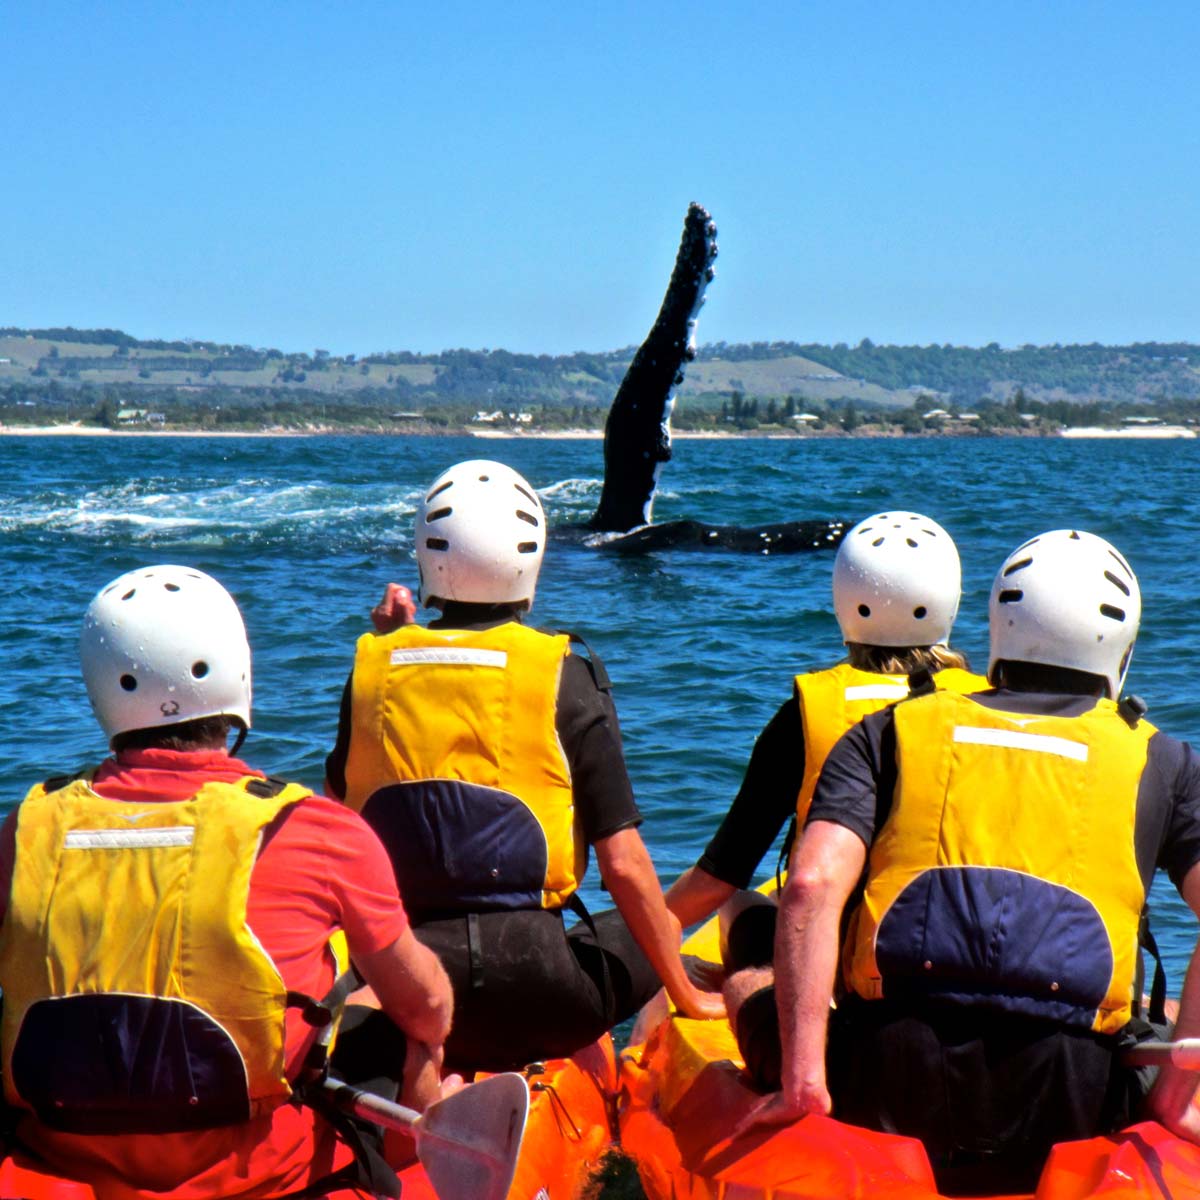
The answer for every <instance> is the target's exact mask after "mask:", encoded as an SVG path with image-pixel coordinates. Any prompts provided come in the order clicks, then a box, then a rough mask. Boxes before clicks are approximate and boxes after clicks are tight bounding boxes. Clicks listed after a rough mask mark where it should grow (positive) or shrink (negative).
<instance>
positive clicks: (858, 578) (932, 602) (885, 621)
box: [833, 512, 962, 646]
mask: <svg viewBox="0 0 1200 1200" xmlns="http://www.w3.org/2000/svg"><path fill="white" fill-rule="evenodd" d="M961 594H962V568H961V567H960V565H959V562H958V551H957V550H956V549H955V548H954V542H953V540H952V539H951V537H950V535H949V534H948V533H947V532H946V531H945V530H944V529H943V528H942V527H941V526H940V525H939V524H938V523H937V522H936V521H931V520H930V519H929V518H928V517H923V516H921V514H920V513H913V512H881V513H876V514H875V515H874V516H873V517H868V518H867V519H866V520H865V521H860V522H859V523H858V524H857V525H855V526H854V528H853V529H851V530H850V532H849V533H848V534H846V536H845V538H843V539H842V544H841V545H840V546H839V547H838V553H837V560H836V561H835V562H834V564H833V611H834V614H835V615H836V616H837V622H838V625H839V626H840V627H841V630H842V640H843V641H845V642H859V643H861V644H863V645H866V646H935V645H938V644H939V643H942V642H945V641H946V639H947V638H948V637H949V636H950V629H951V627H952V626H953V624H954V617H955V615H956V614H957V612H958V600H959V596H960V595H961Z"/></svg>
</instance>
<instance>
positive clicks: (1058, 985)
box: [843, 693, 1155, 1033]
mask: <svg viewBox="0 0 1200 1200" xmlns="http://www.w3.org/2000/svg"><path fill="white" fill-rule="evenodd" d="M895 715H896V742H897V750H896V753H897V766H898V782H897V785H896V792H895V797H894V799H893V802H892V807H891V811H890V813H889V814H888V817H887V819H886V820H885V821H884V823H883V826H882V828H881V829H880V830H879V831H878V833H877V834H876V837H875V840H874V842H873V844H872V846H871V849H870V853H869V858H868V869H867V884H866V889H865V892H864V895H863V898H862V902H861V904H860V905H859V906H858V908H857V910H856V912H855V913H854V916H853V918H852V920H851V923H850V927H849V934H848V937H847V941H846V950H845V954H844V957H843V964H844V971H845V976H846V982H847V986H848V987H849V988H850V989H851V990H853V991H855V992H857V993H858V995H860V996H862V997H864V998H866V999H868V1000H873V999H879V998H881V997H883V998H888V999H895V998H903V997H913V996H920V997H927V996H938V997H941V998H943V999H946V1000H950V1001H954V1002H959V1003H965V1004H974V1005H982V1006H985V1007H991V1008H998V1009H1002V1010H1005V1011H1008V1012H1019V1013H1026V1014H1030V1015H1035V1016H1041V1017H1045V1018H1048V1019H1050V1020H1053V1021H1057V1022H1058V1023H1060V1024H1063V1025H1071V1026H1075V1027H1081V1028H1085V1029H1092V1030H1094V1031H1096V1032H1098V1033H1115V1032H1116V1031H1117V1030H1119V1029H1120V1028H1121V1027H1122V1026H1123V1025H1125V1024H1126V1022H1127V1021H1128V1020H1129V1018H1130V1015H1131V1011H1132V1004H1133V1001H1134V989H1135V981H1136V979H1137V978H1138V968H1139V965H1140V963H1139V950H1138V926H1139V922H1140V918H1141V914H1142V910H1143V907H1144V904H1145V899H1146V896H1145V888H1144V885H1143V882H1142V877H1141V874H1140V872H1139V871H1138V864H1137V860H1136V857H1135V853H1134V822H1135V809H1136V804H1137V793H1138V783H1139V780H1140V779H1141V775H1142V771H1143V770H1144V768H1145V765H1146V754H1147V746H1148V744H1149V741H1150V738H1151V737H1152V736H1153V735H1154V733H1155V729H1154V726H1153V725H1151V724H1149V722H1147V721H1139V722H1137V724H1136V726H1135V727H1134V728H1132V729H1131V728H1130V726H1129V724H1128V723H1127V722H1126V721H1125V719H1124V718H1123V717H1122V716H1121V715H1120V714H1119V713H1118V711H1117V706H1116V705H1115V704H1114V703H1113V702H1112V701H1110V700H1098V701H1097V702H1096V704H1095V706H1094V707H1093V708H1091V709H1090V710H1089V711H1088V712H1086V713H1084V714H1083V715H1082V716H1078V717H1048V716H1036V715H1025V714H1021V713H1009V712H1000V711H997V710H995V709H989V708H986V707H984V706H983V705H981V704H979V703H976V702H975V701H973V700H971V699H969V698H967V697H964V696H958V695H954V694H950V693H937V694H935V695H929V696H923V697H920V698H917V699H913V700H909V701H905V702H904V703H903V704H900V705H898V706H897V708H896V714H895Z"/></svg>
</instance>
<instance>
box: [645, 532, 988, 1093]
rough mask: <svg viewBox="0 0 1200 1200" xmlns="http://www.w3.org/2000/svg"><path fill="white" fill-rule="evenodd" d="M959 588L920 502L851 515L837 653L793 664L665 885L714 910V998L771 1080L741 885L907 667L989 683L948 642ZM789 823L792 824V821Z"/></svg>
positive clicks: (958, 576)
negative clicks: (821, 665)
mask: <svg viewBox="0 0 1200 1200" xmlns="http://www.w3.org/2000/svg"><path fill="white" fill-rule="evenodd" d="M961 594H962V569H961V566H960V564H959V558H958V551H957V549H956V548H955V545H954V542H953V540H952V539H951V537H950V535H949V534H948V533H947V532H946V531H945V530H944V529H943V528H942V527H941V526H940V525H939V524H938V523H937V522H936V521H931V520H930V519H929V518H928V517H926V516H922V515H921V514H920V513H914V512H901V511H895V510H893V511H889V512H882V513H876V514H874V515H873V516H870V517H867V518H866V519H865V520H863V521H860V522H859V523H858V524H857V525H855V527H854V528H853V529H851V530H850V532H849V533H847V534H846V536H845V538H844V539H843V540H842V543H841V545H840V546H839V547H838V553H837V558H836V559H835V560H834V567H833V611H834V616H835V617H836V618H837V623H838V627H839V629H840V630H841V634H842V640H843V641H844V642H845V643H846V649H847V657H846V660H845V661H844V662H841V663H839V664H838V665H837V666H834V667H830V668H828V669H826V670H820V671H810V672H808V673H806V674H803V675H797V676H796V678H795V681H794V683H793V685H792V695H791V696H790V697H789V699H788V700H787V701H786V702H785V703H784V704H783V705H782V706H781V707H780V709H779V711H778V712H777V713H776V714H775V715H774V716H773V717H772V718H771V720H770V721H769V722H768V723H767V725H766V727H765V728H764V729H763V731H762V733H761V734H759V736H758V740H757V741H756V742H755V744H754V751H753V753H752V754H751V756H750V763H749V765H748V766H747V768H746V776H745V779H744V780H743V781H742V786H741V788H740V789H739V791H738V794H737V796H736V797H735V799H734V801H733V804H732V806H731V807H730V809H729V811H728V812H727V813H726V814H725V817H724V819H723V820H722V822H721V825H720V828H718V830H717V832H716V833H715V834H714V835H713V838H712V840H711V841H710V842H709V844H708V847H707V849H706V850H705V852H704V854H703V855H702V856H701V858H700V860H699V861H698V862H697V863H696V865H695V866H693V867H690V868H689V869H688V870H687V871H685V872H684V873H683V874H682V875H681V876H680V877H679V878H678V879H677V880H676V881H675V882H674V883H673V884H672V885H671V888H670V890H669V891H668V892H667V906H668V907H669V908H670V909H671V911H672V912H673V913H674V914H675V915H676V916H677V917H678V918H679V920H680V921H681V922H682V924H684V925H692V924H695V923H696V922H697V921H701V920H703V919H704V918H705V917H707V916H709V915H710V914H711V913H713V912H715V911H716V910H717V908H718V907H721V906H722V905H724V906H725V907H724V908H722V913H721V928H722V935H723V936H722V949H723V958H724V965H725V967H726V970H727V971H728V972H729V978H728V980H727V983H726V986H725V999H726V1003H727V1004H728V1005H729V1015H730V1020H731V1021H732V1022H733V1024H734V1030H735V1032H736V1034H737V1039H738V1046H739V1049H740V1050H741V1053H742V1058H743V1061H744V1062H745V1063H746V1066H747V1069H748V1070H749V1071H750V1074H751V1075H752V1077H753V1078H754V1081H755V1083H756V1084H758V1086H760V1087H762V1088H763V1089H764V1090H773V1089H775V1088H778V1087H779V1023H778V1021H777V1020H776V1019H775V994H774V991H773V989H772V988H771V984H772V982H773V979H774V976H773V973H772V970H771V961H772V958H773V955H774V943H775V918H776V912H777V910H776V908H775V906H774V904H772V903H770V902H769V901H768V900H767V899H766V897H764V896H762V895H760V894H759V893H753V892H752V893H749V894H746V893H741V894H738V889H740V888H747V887H749V886H750V882H751V879H752V877H753V875H754V872H755V870H757V868H758V864H759V863H760V862H761V861H762V858H763V855H765V854H766V852H767V850H768V849H769V848H770V846H771V843H772V842H774V841H775V839H776V838H777V837H778V836H779V832H780V830H781V829H782V828H783V827H784V825H785V824H786V823H787V822H788V821H789V820H792V821H795V822H796V823H797V824H798V825H799V826H801V827H802V826H803V824H804V818H805V816H806V815H807V813H808V806H809V803H810V802H811V800H812V795H813V789H814V788H815V787H816V783H817V776H818V775H819V774H820V771H821V764H822V763H823V762H824V761H825V756H826V755H827V754H828V753H829V751H830V749H831V748H832V746H833V745H834V743H835V742H836V741H837V739H838V738H839V737H840V736H841V735H842V734H843V733H845V732H846V730H847V729H849V728H850V727H851V726H853V725H855V724H856V723H857V722H858V721H860V720H862V718H863V717H865V716H866V715H867V714H868V713H873V712H878V711H879V710H880V709H882V708H884V707H886V706H887V705H889V704H895V703H896V702H897V701H898V700H902V699H904V698H905V697H906V696H907V695H908V693H909V677H910V676H911V675H912V674H913V673H914V672H917V671H924V672H927V673H929V675H930V677H931V682H932V684H933V685H934V686H936V687H938V688H942V689H947V690H951V691H958V692H974V691H978V690H980V689H981V688H985V687H987V680H986V679H984V678H983V676H981V675H974V674H972V673H971V672H970V671H969V670H968V669H967V661H966V658H965V657H964V656H963V655H962V654H960V653H959V652H958V651H957V650H952V649H951V648H950V647H949V646H948V645H947V644H946V643H947V641H948V640H949V637H950V630H951V629H952V628H953V625H954V618H955V615H956V614H957V612H958V602H959V597H960V596H961ZM795 828H796V825H793V834H794V831H795Z"/></svg>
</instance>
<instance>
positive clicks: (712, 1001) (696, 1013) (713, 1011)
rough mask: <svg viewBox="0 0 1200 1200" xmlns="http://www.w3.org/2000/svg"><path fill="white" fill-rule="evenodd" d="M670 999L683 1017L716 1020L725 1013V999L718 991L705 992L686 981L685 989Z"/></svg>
mask: <svg viewBox="0 0 1200 1200" xmlns="http://www.w3.org/2000/svg"><path fill="white" fill-rule="evenodd" d="M671 1000H672V1002H673V1003H674V1005H675V1008H676V1009H677V1010H678V1011H679V1012H680V1013H681V1014H682V1015H683V1016H685V1017H691V1018H692V1019H693V1020H696V1021H716V1020H719V1019H720V1018H721V1017H723V1016H724V1015H725V1000H724V997H723V996H722V995H721V993H720V992H706V991H702V990H701V989H700V988H698V987H696V986H695V984H693V983H692V982H691V980H688V981H687V990H686V991H681V993H680V994H679V995H678V996H676V995H672V996H671Z"/></svg>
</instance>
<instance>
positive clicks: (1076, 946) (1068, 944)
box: [759, 530, 1200, 1191]
mask: <svg viewBox="0 0 1200 1200" xmlns="http://www.w3.org/2000/svg"><path fill="white" fill-rule="evenodd" d="M1140 613H1141V599H1140V594H1139V590H1138V585H1137V580H1136V578H1135V577H1134V574H1133V572H1132V571H1131V570H1130V568H1129V565H1128V564H1127V563H1126V561H1125V559H1124V558H1123V557H1122V556H1121V555H1120V554H1119V553H1117V551H1116V550H1114V549H1113V548H1112V547H1111V546H1110V545H1109V544H1108V543H1107V542H1105V541H1104V540H1103V539H1101V538H1098V537H1095V536H1094V535H1092V534H1088V533H1084V532H1082V531H1078V530H1055V531H1052V532H1050V533H1046V534H1042V535H1041V536H1040V537H1037V538H1033V539H1032V540H1031V541H1029V542H1026V543H1025V544H1023V545H1022V546H1020V547H1018V549H1017V550H1015V551H1014V552H1013V554H1012V555H1010V556H1009V558H1008V559H1007V560H1006V561H1005V563H1004V564H1003V566H1002V567H1001V569H1000V571H999V573H998V574H997V576H996V580H995V582H994V584H993V586H992V593H991V602H990V611H989V615H990V625H991V656H990V664H989V671H988V674H989V678H990V679H991V681H992V683H993V685H994V686H993V688H992V689H991V690H989V691H986V692H981V693H977V694H975V695H972V696H957V695H952V694H948V693H937V694H933V695H926V696H921V697H917V698H914V699H911V700H906V701H902V702H901V703H900V704H897V705H896V706H895V707H894V708H892V709H889V710H887V711H886V712H882V713H878V714H876V715H873V716H869V717H867V718H866V719H865V720H864V721H863V722H862V723H861V724H860V725H858V726H856V727H855V728H854V729H852V730H850V731H849V732H848V733H847V734H846V735H845V736H844V737H843V738H842V739H841V740H840V741H839V742H838V744H837V745H836V746H835V747H834V749H833V750H832V752H831V753H830V755H829V757H828V758H827V759H826V762H825V767H824V770H823V771H822V774H821V779H820V782H819V783H818V785H817V790H816V794H815V796H814V798H813V803H812V807H811V809H810V811H809V815H808V824H807V826H806V829H805V832H804V835H803V836H802V838H801V839H800V841H799V843H798V845H797V847H796V849H795V851H794V853H793V857H792V865H791V871H790V873H789V875H788V882H787V885H786V887H785V889H784V893H783V898H782V902H781V909H780V933H779V939H778V942H777V948H776V959H775V970H776V975H777V980H778V983H777V989H778V1005H779V1019H780V1023H781V1026H782V1037H783V1048H784V1056H783V1088H782V1092H780V1093H778V1094H776V1095H775V1096H773V1097H772V1098H771V1099H770V1100H769V1101H767V1102H766V1104H765V1106H764V1108H763V1109H762V1111H761V1112H760V1114H759V1120H760V1121H765V1122H772V1121H787V1120H792V1119H795V1118H796V1117H799V1116H803V1115H804V1114H806V1113H812V1112H818V1113H820V1112H829V1111H830V1109H831V1107H832V1111H833V1115H834V1116H836V1117H839V1118H842V1119H844V1120H847V1121H849V1122H851V1123H855V1124H860V1125H865V1126H867V1127H869V1128H875V1129H882V1130H885V1131H888V1132H898V1133H904V1134H911V1135H914V1136H917V1137H920V1138H921V1139H922V1141H923V1142H924V1143H925V1146H926V1149H927V1150H928V1151H929V1153H930V1158H931V1161H932V1162H933V1164H934V1168H935V1171H936V1172H937V1173H938V1176H939V1181H940V1183H941V1184H942V1185H943V1187H950V1186H953V1187H955V1188H962V1187H971V1186H979V1185H982V1186H984V1187H985V1188H990V1189H991V1190H997V1189H998V1190H1003V1191H1008V1190H1012V1191H1028V1190H1031V1189H1032V1188H1033V1186H1034V1184H1035V1183H1036V1180H1037V1176H1038V1173H1039V1171H1040V1169H1041V1165H1042V1162H1043V1160H1044V1158H1045V1155H1046V1153H1047V1151H1048V1150H1049V1148H1050V1146H1051V1145H1052V1144H1053V1143H1055V1142H1060V1141H1066V1140H1071V1139H1076V1138H1084V1137H1090V1136H1092V1135H1095V1134H1098V1133H1104V1132H1108V1131H1110V1130H1112V1129H1114V1128H1118V1127H1120V1126H1121V1125H1123V1124H1125V1123H1127V1122H1128V1121H1129V1120H1130V1119H1131V1118H1132V1117H1133V1116H1134V1115H1135V1111H1136V1109H1137V1108H1138V1107H1139V1106H1140V1101H1141V1100H1142V1098H1143V1097H1142V1093H1143V1091H1144V1080H1143V1079H1142V1078H1141V1077H1140V1076H1139V1075H1137V1074H1136V1073H1135V1072H1134V1071H1133V1070H1132V1069H1130V1068H1127V1067H1124V1066H1122V1064H1121V1061H1120V1057H1119V1051H1120V1049H1121V1047H1122V1045H1123V1044H1125V1043H1127V1042H1128V1041H1131V1040H1134V1039H1137V1038H1140V1037H1145V1036H1152V1031H1151V1028H1150V1026H1149V1025H1148V1024H1147V1022H1146V1021H1145V1020H1143V1019H1142V1015H1141V1013H1140V1007H1141V997H1142V987H1141V978H1140V972H1141V956H1140V953H1139V929H1140V927H1141V923H1142V919H1143V916H1144V912H1145V904H1146V897H1147V894H1148V892H1149V889H1150V884H1151V881H1152V879H1153V875H1154V872H1155V869H1156V867H1162V868H1163V869H1165V870H1166V871H1167V872H1168V873H1169V875H1170V877H1171V880H1172V882H1173V883H1174V884H1175V886H1176V887H1177V888H1178V889H1179V891H1180V893H1181V895H1182V896H1183V898H1184V900H1185V901H1186V902H1187V904H1188V905H1189V907H1191V909H1192V910H1193V912H1196V913H1197V914H1200V762H1198V761H1197V758H1196V756H1195V754H1194V752H1193V751H1192V749H1191V748H1190V747H1189V746H1188V745H1187V744H1186V743H1183V742H1179V741H1176V740H1175V739H1173V738H1170V737H1168V736H1167V735H1166V734H1163V733H1160V732H1158V731H1157V730H1156V729H1155V728H1154V726H1153V725H1151V724H1150V723H1149V722H1148V721H1146V720H1145V718H1144V713H1145V706H1144V705H1142V704H1141V702H1140V701H1138V700H1137V699H1136V698H1135V697H1129V698H1126V699H1124V700H1122V699H1120V696H1121V685H1122V683H1123V681H1124V678H1125V673H1126V671H1127V669H1128V666H1129V659H1130V655H1131V653H1132V650H1133V643H1134V639H1135V637H1136V636H1137V630H1138V622H1139V618H1140ZM864 872H865V875H864ZM848 904H849V914H848V915H849V920H848V923H847V924H845V925H843V910H844V909H845V908H846V907H847V905H848ZM843 935H844V936H843ZM839 950H840V977H841V987H840V989H839V990H840V993H841V999H840V1001H839V1004H838V1008H837V1010H836V1014H835V1016H834V1018H833V1019H832V1021H831V1019H830V1007H829V996H830V993H831V991H832V990H833V988H834V984H835V979H836V978H837V977H838V975H839V970H838V967H839ZM1150 1015H1151V1016H1152V1017H1153V1016H1155V1015H1156V1014H1154V1013H1151V1014H1150ZM827 1033H828V1059H827V1044H826V1043H827ZM1197 1034H1200V964H1198V960H1197V958H1196V957H1195V956H1193V959H1192V963H1191V965H1190V966H1189V968H1188V973H1187V978H1186V981H1185V983H1184V988H1183V995H1182V1000H1181V1005H1180V1012H1179V1018H1178V1023H1177V1024H1176V1027H1175V1035H1176V1036H1177V1037H1180V1038H1183V1037H1195V1036H1196V1035H1197ZM1195 1085H1196V1076H1195V1075H1194V1074H1191V1075H1189V1074H1188V1073H1186V1072H1184V1071H1181V1070H1179V1069H1178V1068H1175V1067H1164V1068H1163V1069H1162V1071H1161V1072H1160V1074H1159V1077H1158V1081H1157V1083H1156V1084H1155V1085H1154V1087H1153V1090H1152V1091H1151V1092H1150V1094H1149V1097H1148V1111H1149V1114H1150V1115H1151V1116H1154V1117H1156V1118H1157V1119H1158V1120H1160V1121H1161V1122H1163V1124H1165V1125H1166V1126H1168V1128H1170V1129H1171V1130H1173V1131H1175V1132H1177V1133H1179V1134H1181V1135H1183V1136H1185V1137H1187V1138H1190V1139H1191V1140H1193V1141H1196V1140H1200V1117H1198V1115H1197V1112H1196V1110H1195V1109H1193V1108H1191V1107H1190V1101H1191V1098H1192V1095H1193V1092H1194V1091H1195Z"/></svg>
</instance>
